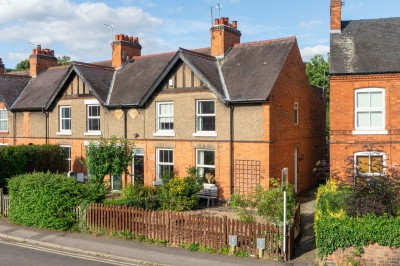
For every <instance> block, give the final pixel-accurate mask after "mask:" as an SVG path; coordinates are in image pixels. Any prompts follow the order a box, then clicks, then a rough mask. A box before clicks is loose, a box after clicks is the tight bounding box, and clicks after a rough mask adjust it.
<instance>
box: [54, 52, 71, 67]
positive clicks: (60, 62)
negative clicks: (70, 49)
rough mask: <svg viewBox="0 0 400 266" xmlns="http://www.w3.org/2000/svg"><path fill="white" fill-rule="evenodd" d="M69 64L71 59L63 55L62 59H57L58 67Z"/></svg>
mask: <svg viewBox="0 0 400 266" xmlns="http://www.w3.org/2000/svg"><path fill="white" fill-rule="evenodd" d="M70 64H71V57H69V56H67V55H64V56H63V57H60V56H59V57H57V65H58V66H66V65H70Z"/></svg>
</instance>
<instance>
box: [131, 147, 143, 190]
mask: <svg viewBox="0 0 400 266" xmlns="http://www.w3.org/2000/svg"><path fill="white" fill-rule="evenodd" d="M143 153H144V151H143V149H134V150H133V160H132V173H133V174H132V184H144V166H143V160H144V154H143Z"/></svg>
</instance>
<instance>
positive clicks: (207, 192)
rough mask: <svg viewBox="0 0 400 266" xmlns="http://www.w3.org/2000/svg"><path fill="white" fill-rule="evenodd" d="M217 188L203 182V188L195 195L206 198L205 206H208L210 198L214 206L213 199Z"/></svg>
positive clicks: (215, 196)
mask: <svg viewBox="0 0 400 266" xmlns="http://www.w3.org/2000/svg"><path fill="white" fill-rule="evenodd" d="M217 195H218V188H217V187H216V186H215V185H214V186H209V184H204V188H203V189H202V190H200V191H199V193H197V197H199V198H202V199H207V207H209V206H210V200H211V201H212V205H213V206H214V199H216V198H217Z"/></svg>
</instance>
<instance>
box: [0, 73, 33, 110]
mask: <svg viewBox="0 0 400 266" xmlns="http://www.w3.org/2000/svg"><path fill="white" fill-rule="evenodd" d="M29 80H30V77H27V76H18V75H9V74H4V75H0V101H4V103H5V105H6V106H7V107H8V108H9V107H10V106H11V105H12V104H13V103H14V101H15V100H16V99H17V97H18V96H19V95H20V93H21V92H22V90H23V89H24V88H25V86H26V85H27V84H28V82H29Z"/></svg>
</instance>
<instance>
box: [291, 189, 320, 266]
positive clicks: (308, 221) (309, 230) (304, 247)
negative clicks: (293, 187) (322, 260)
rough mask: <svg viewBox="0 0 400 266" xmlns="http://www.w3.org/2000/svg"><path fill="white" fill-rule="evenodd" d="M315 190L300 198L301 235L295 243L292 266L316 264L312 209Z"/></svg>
mask: <svg viewBox="0 0 400 266" xmlns="http://www.w3.org/2000/svg"><path fill="white" fill-rule="evenodd" d="M315 196H316V189H313V190H311V191H309V192H307V193H305V194H304V195H302V196H301V197H299V200H300V212H301V218H302V219H301V227H302V228H301V231H302V232H301V235H300V239H299V240H298V241H297V243H296V251H295V259H294V260H292V261H291V262H293V263H295V264H293V265H299V266H312V265H316V263H317V251H316V246H315V236H314V226H313V225H314V207H315Z"/></svg>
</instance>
